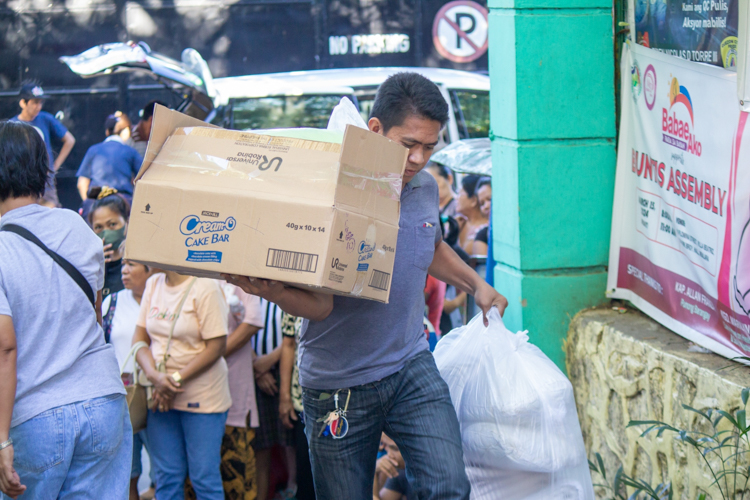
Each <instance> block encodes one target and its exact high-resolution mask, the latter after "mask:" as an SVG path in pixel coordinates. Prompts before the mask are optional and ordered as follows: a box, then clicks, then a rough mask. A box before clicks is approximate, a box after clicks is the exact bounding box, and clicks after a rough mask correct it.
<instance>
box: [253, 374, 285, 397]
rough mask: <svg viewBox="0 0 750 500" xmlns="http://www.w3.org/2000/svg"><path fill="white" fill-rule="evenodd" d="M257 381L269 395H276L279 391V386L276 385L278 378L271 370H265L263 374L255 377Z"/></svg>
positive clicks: (261, 388)
mask: <svg viewBox="0 0 750 500" xmlns="http://www.w3.org/2000/svg"><path fill="white" fill-rule="evenodd" d="M255 381H256V382H258V387H259V388H260V390H261V391H263V392H265V393H266V394H268V395H269V396H275V395H276V394H277V393H278V392H279V388H278V386H277V385H276V379H275V378H274V377H273V375H271V373H270V372H265V373H263V374H262V375H260V376H258V377H255Z"/></svg>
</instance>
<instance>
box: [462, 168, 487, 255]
mask: <svg viewBox="0 0 750 500" xmlns="http://www.w3.org/2000/svg"><path fill="white" fill-rule="evenodd" d="M480 179H481V177H480V176H478V175H467V176H466V177H464V178H463V179H461V190H460V191H459V193H458V204H457V207H456V209H457V211H458V214H459V215H460V216H461V218H460V220H459V223H460V224H461V231H460V233H459V235H458V243H459V246H460V247H461V248H463V249H464V251H465V252H466V253H468V254H471V253H472V247H473V246H474V239H475V237H476V235H477V233H478V232H479V230H480V229H482V228H483V227H486V226H487V224H488V223H489V219H488V218H487V216H485V215H484V214H483V213H482V209H481V207H480V206H479V198H478V197H477V185H478V184H479V180H480Z"/></svg>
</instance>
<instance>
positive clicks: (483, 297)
mask: <svg viewBox="0 0 750 500" xmlns="http://www.w3.org/2000/svg"><path fill="white" fill-rule="evenodd" d="M474 302H476V304H477V306H479V308H480V309H481V310H482V313H483V317H484V326H489V325H490V322H489V320H488V319H487V315H488V314H489V313H490V309H492V308H493V307H497V310H498V312H499V313H500V316H502V315H503V314H505V308H506V307H508V299H506V298H505V297H503V296H502V295H500V293H498V291H497V290H495V289H494V288H492V287H491V286H490V285H489V284H488V283H487V282H485V281H482V282H481V283H479V285H478V286H477V290H476V292H475V293H474Z"/></svg>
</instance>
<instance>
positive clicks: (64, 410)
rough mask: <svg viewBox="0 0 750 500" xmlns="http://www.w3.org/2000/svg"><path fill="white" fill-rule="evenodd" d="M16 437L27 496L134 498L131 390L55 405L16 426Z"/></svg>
mask: <svg viewBox="0 0 750 500" xmlns="http://www.w3.org/2000/svg"><path fill="white" fill-rule="evenodd" d="M10 437H11V438H13V451H14V455H15V458H14V460H13V466H14V467H15V468H16V471H17V472H18V475H19V477H20V478H21V483H23V484H25V485H26V487H27V490H26V492H25V493H24V494H23V495H22V496H21V497H20V498H22V499H23V500H37V499H38V500H47V499H50V498H58V499H92V500H101V499H103V498H107V499H110V498H111V499H113V500H125V499H126V498H128V492H129V488H130V467H131V461H132V456H133V429H132V427H131V426H130V414H129V413H128V406H127V403H126V402H125V396H123V395H121V394H112V395H110V396H104V397H101V398H95V399H89V400H87V401H81V402H79V403H73V404H69V405H65V406H58V407H57V408H52V409H50V410H47V411H45V412H43V413H40V414H39V415H36V416H35V417H33V418H31V419H29V420H27V421H25V422H24V423H22V424H20V425H17V426H16V427H11V429H10ZM0 496H2V495H0Z"/></svg>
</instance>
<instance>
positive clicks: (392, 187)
mask: <svg viewBox="0 0 750 500" xmlns="http://www.w3.org/2000/svg"><path fill="white" fill-rule="evenodd" d="M401 182H402V180H401V174H397V173H392V172H381V173H378V172H372V171H370V170H366V169H363V168H357V167H353V166H351V165H346V164H342V165H341V170H340V171H339V184H341V185H344V186H349V187H353V188H354V189H359V190H362V191H365V190H371V191H374V192H375V193H377V194H378V196H382V197H384V198H390V199H392V200H394V201H399V200H401Z"/></svg>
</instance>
